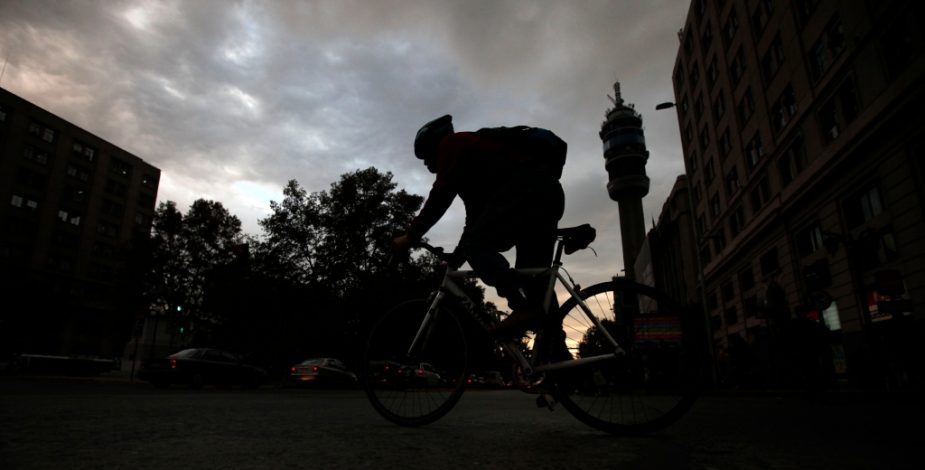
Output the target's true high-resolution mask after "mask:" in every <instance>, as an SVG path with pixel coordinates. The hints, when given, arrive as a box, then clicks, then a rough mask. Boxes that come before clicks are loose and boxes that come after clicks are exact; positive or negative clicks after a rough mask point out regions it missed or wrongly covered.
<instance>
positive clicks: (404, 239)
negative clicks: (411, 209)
mask: <svg viewBox="0 0 925 470" xmlns="http://www.w3.org/2000/svg"><path fill="white" fill-rule="evenodd" d="M413 242H414V240H412V239H411V237H409V236H408V235H401V236H398V237H395V238H393V239H392V251H396V252H402V251H408V248H411V244H412V243H413Z"/></svg>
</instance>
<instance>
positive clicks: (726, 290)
mask: <svg viewBox="0 0 925 470" xmlns="http://www.w3.org/2000/svg"><path fill="white" fill-rule="evenodd" d="M720 292H721V293H722V296H723V302H724V303H729V302H732V301H734V300H735V297H736V291H735V286H734V285H733V283H732V281H729V282H727V283H725V284H723V286H722V287H721V288H720Z"/></svg>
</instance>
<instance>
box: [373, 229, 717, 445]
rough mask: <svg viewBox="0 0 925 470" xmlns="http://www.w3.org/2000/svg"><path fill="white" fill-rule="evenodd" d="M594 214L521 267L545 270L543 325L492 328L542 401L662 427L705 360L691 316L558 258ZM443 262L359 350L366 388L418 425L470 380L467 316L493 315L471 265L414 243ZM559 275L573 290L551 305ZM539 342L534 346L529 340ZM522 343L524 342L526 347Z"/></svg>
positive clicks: (584, 238) (684, 402)
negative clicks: (592, 279)
mask: <svg viewBox="0 0 925 470" xmlns="http://www.w3.org/2000/svg"><path fill="white" fill-rule="evenodd" d="M594 234H595V232H594V229H593V228H592V227H591V226H590V225H587V224H585V225H582V226H578V227H571V228H563V229H559V230H558V231H557V238H556V243H555V246H554V253H555V254H554V257H553V261H552V263H551V265H550V267H549V268H538V269H525V270H518V272H520V273H521V275H523V276H547V277H548V280H549V282H548V288H547V290H546V298H545V310H546V312H547V314H546V316H545V319H544V322H543V326H542V327H541V328H540V329H539V331H537V332H536V333H535V335H534V336H533V337H532V344H531V342H530V341H528V342H527V343H524V342H523V341H521V340H515V339H510V340H495V344H496V345H497V346H499V347H500V348H501V350H503V352H504V354H505V355H506V356H507V358H509V359H510V360H511V361H512V362H513V376H514V378H515V382H516V384H517V386H518V387H519V388H521V389H522V390H523V391H525V392H528V393H534V394H538V398H537V405H538V406H540V407H547V408H549V409H550V410H552V409H554V408H555V407H556V405H557V404H561V405H562V407H563V408H565V409H566V410H567V411H568V412H569V413H571V414H572V415H574V416H575V417H576V418H578V419H579V420H580V421H582V422H583V423H585V424H587V425H590V426H592V427H594V428H596V429H599V430H602V431H605V432H609V433H613V434H617V435H638V434H644V433H649V432H652V431H655V430H658V429H661V428H663V427H665V426H667V425H669V424H671V423H673V422H674V421H676V420H677V419H678V418H680V417H681V416H682V415H683V414H684V413H685V412H686V411H687V410H688V409H690V407H691V406H692V405H693V403H694V401H695V399H696V397H697V392H698V380H697V379H698V376H699V374H698V372H697V369H698V368H697V364H696V357H697V355H696V353H695V348H694V344H693V343H694V341H693V339H694V338H693V337H692V336H693V335H692V334H691V333H690V332H689V328H688V323H689V320H690V318H688V317H687V316H686V315H685V311H684V309H682V308H681V307H680V306H679V305H678V303H676V302H674V301H673V300H672V299H670V298H669V297H668V296H666V295H664V294H662V293H660V292H659V291H657V290H656V289H654V288H652V287H649V286H646V285H643V284H639V283H636V282H633V281H631V280H629V279H627V278H619V277H617V278H614V279H612V280H611V281H608V282H602V283H599V284H595V285H592V286H590V287H587V288H584V289H582V288H581V287H580V286H579V285H578V284H576V283H575V281H574V280H573V279H572V278H571V275H570V274H569V273H568V271H566V270H565V268H564V267H563V264H562V256H563V254H572V253H574V252H576V251H578V250H582V249H585V248H587V247H588V246H589V245H590V243H591V242H592V241H593V240H594ZM415 248H422V249H425V250H427V251H429V252H430V253H432V254H433V255H435V256H436V257H437V258H438V259H440V260H441V261H443V262H444V264H446V272H445V274H444V277H443V281H442V283H441V285H440V287H439V289H437V290H436V291H435V292H433V293H432V294H431V295H430V296H429V297H428V298H426V299H415V300H410V301H406V302H403V303H400V304H398V305H397V306H395V307H394V308H392V309H391V310H389V311H388V312H387V313H386V314H385V315H384V316H383V317H382V318H381V319H380V321H379V322H378V324H377V325H376V326H374V327H373V329H372V330H371V333H370V335H369V339H368V342H367V345H366V351H365V354H364V359H363V367H362V379H363V388H364V390H365V392H366V395H367V397H368V398H369V400H370V402H371V403H372V405H373V407H374V408H375V409H376V411H377V412H379V413H380V414H381V415H382V416H384V417H385V418H386V419H388V420H389V421H392V422H394V423H396V424H399V425H403V426H422V425H425V424H428V423H432V422H433V421H436V420H437V419H439V418H441V417H443V416H444V415H446V414H447V413H449V411H450V410H451V409H452V408H453V407H454V406H455V405H456V403H457V402H458V401H459V399H460V398H461V396H462V394H463V391H464V390H465V387H466V381H467V378H468V375H469V370H468V341H467V336H466V334H465V332H464V329H463V322H468V321H474V322H475V324H476V325H477V326H476V327H475V328H476V329H478V330H486V334H487V330H488V329H489V328H490V327H491V326H493V325H495V324H496V323H497V321H498V319H497V318H491V317H490V316H489V315H486V314H484V312H482V311H480V310H479V309H476V308H475V305H474V303H473V301H472V300H471V299H470V298H469V297H468V296H467V295H466V293H465V292H464V291H463V289H462V288H461V287H460V285H461V282H463V281H462V280H463V279H466V278H474V277H475V275H474V274H473V273H472V272H471V271H464V270H459V268H460V266H461V264H462V262H460V261H458V260H456V259H455V256H454V255H452V254H446V253H445V252H444V251H443V250H442V249H440V248H435V247H432V246H430V245H428V244H426V243H417V244H415ZM556 282H558V283H559V285H561V286H562V287H564V289H565V291H566V292H567V293H568V298H567V299H566V300H565V302H564V303H563V304H562V306H561V307H560V308H559V309H558V310H556V311H557V312H558V315H549V314H548V312H549V311H551V310H552V308H551V306H552V305H554V301H555V300H556V299H554V295H555V286H556ZM530 346H532V347H530ZM522 347H523V348H524V350H523V351H522V350H521V349H522Z"/></svg>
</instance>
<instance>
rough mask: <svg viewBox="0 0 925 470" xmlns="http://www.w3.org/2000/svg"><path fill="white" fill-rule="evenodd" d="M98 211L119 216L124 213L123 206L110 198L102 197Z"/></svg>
mask: <svg viewBox="0 0 925 470" xmlns="http://www.w3.org/2000/svg"><path fill="white" fill-rule="evenodd" d="M100 211H101V212H102V213H103V214H105V215H108V216H111V217H116V218H121V217H122V216H123V215H124V214H125V206H124V205H123V204H121V203H118V202H116V201H113V200H110V199H104V200H103V203H102V204H101V205H100Z"/></svg>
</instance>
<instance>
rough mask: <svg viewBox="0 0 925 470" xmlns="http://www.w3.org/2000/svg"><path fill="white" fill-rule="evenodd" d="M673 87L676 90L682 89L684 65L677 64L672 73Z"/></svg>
mask: <svg viewBox="0 0 925 470" xmlns="http://www.w3.org/2000/svg"><path fill="white" fill-rule="evenodd" d="M674 86H675V88H677V89H681V88H682V87H684V64H682V63H680V62H678V67H677V68H676V69H675V71H674Z"/></svg>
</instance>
